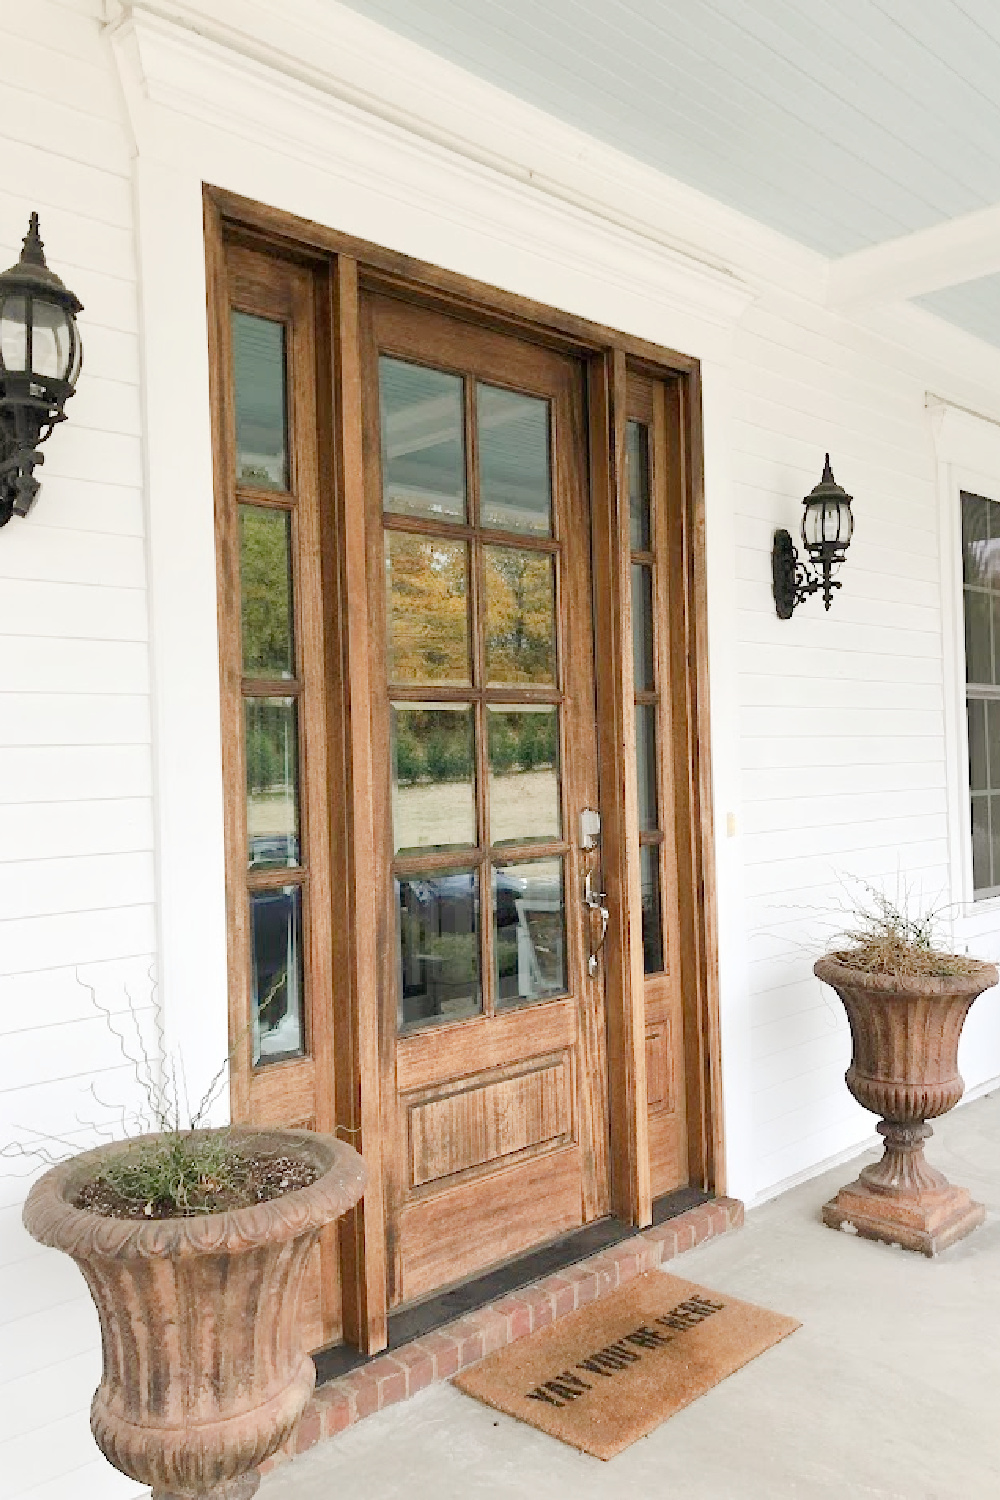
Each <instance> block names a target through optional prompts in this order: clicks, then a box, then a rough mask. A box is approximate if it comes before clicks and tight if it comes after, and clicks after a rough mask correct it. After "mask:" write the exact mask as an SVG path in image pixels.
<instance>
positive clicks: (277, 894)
mask: <svg viewBox="0 0 1000 1500" xmlns="http://www.w3.org/2000/svg"><path fill="white" fill-rule="evenodd" d="M250 926H251V949H252V954H253V973H252V976H251V984H252V989H251V1011H252V1016H253V1060H254V1063H255V1064H256V1063H266V1062H277V1061H278V1059H279V1058H283V1057H300V1056H301V1055H302V1053H303V1051H304V1050H305V1049H304V1046H303V1034H302V1014H303V1007H302V935H301V934H302V891H301V889H300V888H299V886H297V885H284V886H279V887H278V888H277V889H276V890H268V891H251V893H250Z"/></svg>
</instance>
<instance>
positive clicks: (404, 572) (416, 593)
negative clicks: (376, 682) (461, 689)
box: [385, 531, 471, 687]
mask: <svg viewBox="0 0 1000 1500" xmlns="http://www.w3.org/2000/svg"><path fill="white" fill-rule="evenodd" d="M385 588H386V634H387V641H386V647H387V657H388V660H387V669H388V678H389V681H390V682H398V683H406V684H408V685H409V684H414V685H422V686H427V687H437V686H441V685H447V684H460V685H462V686H465V685H466V684H468V683H469V682H470V681H471V676H470V664H469V549H468V546H467V544H466V543H465V542H448V541H442V540H440V539H439V538H437V537H425V536H411V535H410V534H409V533H408V532H402V531H387V532H386V534H385Z"/></svg>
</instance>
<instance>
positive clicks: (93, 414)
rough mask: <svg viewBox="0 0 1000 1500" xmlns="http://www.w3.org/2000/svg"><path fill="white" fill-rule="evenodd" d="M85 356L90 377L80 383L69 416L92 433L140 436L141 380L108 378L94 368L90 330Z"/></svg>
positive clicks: (69, 409) (68, 411)
mask: <svg viewBox="0 0 1000 1500" xmlns="http://www.w3.org/2000/svg"><path fill="white" fill-rule="evenodd" d="M86 355H87V379H86V380H84V381H81V383H80V384H79V385H78V386H77V389H76V392H75V394H74V396H73V402H72V405H71V406H70V407H68V408H67V413H68V416H69V417H70V418H71V419H72V421H73V423H74V424H75V425H76V426H79V427H86V428H87V429H88V430H90V431H92V432H110V433H114V434H115V435H116V436H125V437H133V438H137V437H140V436H141V434H142V414H141V411H140V403H139V387H138V383H137V382H136V381H133V380H120V379H117V378H115V379H109V378H108V377H107V376H104V375H101V374H98V373H97V372H96V371H94V370H92V369H91V360H90V357H89V355H90V338H89V330H88V339H87V348H86Z"/></svg>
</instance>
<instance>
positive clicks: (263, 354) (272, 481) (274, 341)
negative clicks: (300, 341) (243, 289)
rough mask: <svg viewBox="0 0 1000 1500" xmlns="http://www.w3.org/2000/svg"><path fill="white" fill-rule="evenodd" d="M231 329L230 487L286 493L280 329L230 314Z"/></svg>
mask: <svg viewBox="0 0 1000 1500" xmlns="http://www.w3.org/2000/svg"><path fill="white" fill-rule="evenodd" d="M232 327H233V385H234V387H235V393H236V482H237V484H252V485H255V486H257V487H259V488H260V489H266V490H287V489H288V440H287V436H286V426H285V423H286V401H285V327H284V324H283V323H275V322H274V321H273V320H272V319H270V318H255V317H251V315H250V314H249V313H241V312H234V313H233V324H232Z"/></svg>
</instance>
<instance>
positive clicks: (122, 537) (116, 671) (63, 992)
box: [0, 0, 155, 1500]
mask: <svg viewBox="0 0 1000 1500" xmlns="http://www.w3.org/2000/svg"><path fill="white" fill-rule="evenodd" d="M91 8H93V7H91ZM0 36H2V45H0V91H2V93H3V99H4V110H3V115H2V118H0V153H2V158H3V163H4V169H3V174H2V180H0V263H2V264H3V265H5V266H6V265H10V264H11V263H12V262H13V261H14V260H16V258H17V255H18V253H19V250H20V238H21V236H22V235H23V234H24V232H25V229H26V226H27V221H28V215H29V213H30V212H31V210H32V209H37V210H38V212H39V214H40V217H41V228H42V237H43V239H44V241H45V246H46V253H47V256H48V258H49V262H50V264H51V265H52V266H53V267H54V268H55V269H57V270H58V272H59V273H60V275H62V276H63V278H64V280H65V281H66V282H67V284H69V285H70V286H72V287H73V289H74V290H75V291H76V292H77V293H78V294H79V296H80V298H81V300H82V302H83V303H84V307H85V311H84V313H83V315H82V319H81V326H82V330H83V337H84V345H85V365H84V369H85V375H86V378H85V379H84V380H83V382H82V384H81V386H80V390H79V393H78V394H77V395H76V396H75V397H74V399H73V401H72V403H71V405H70V408H69V415H70V421H69V422H67V423H66V425H65V426H64V427H62V428H60V429H59V430H58V431H57V432H56V434H55V436H54V437H53V439H52V441H51V442H50V443H49V444H48V445H47V446H46V448H45V463H44V465H43V467H42V469H41V470H40V476H39V477H40V478H41V481H42V490H41V494H40V496H39V499H38V503H37V506H36V508H35V510H34V512H33V513H32V515H31V517H30V518H29V519H28V520H27V521H22V520H19V519H16V518H15V519H14V520H12V521H11V522H10V524H9V525H8V526H7V527H5V528H4V529H3V531H0V1141H2V1142H4V1143H6V1142H9V1141H13V1140H20V1141H27V1140H29V1139H30V1138H31V1133H32V1132H33V1131H34V1132H41V1133H43V1134H49V1135H53V1136H58V1137H62V1138H65V1139H66V1140H68V1141H69V1142H72V1143H81V1144H83V1143H86V1142H88V1141H89V1140H91V1139H92V1138H93V1136H94V1131H93V1128H92V1124H91V1122H94V1121H101V1120H103V1119H104V1118H106V1116H107V1111H106V1109H104V1108H103V1107H102V1105H101V1104H100V1103H98V1101H97V1100H96V1099H95V1098H94V1097H93V1095H92V1093H91V1092H90V1085H91V1083H94V1084H95V1086H96V1089H97V1093H98V1095H99V1096H100V1099H101V1100H102V1101H104V1102H105V1103H110V1102H114V1101H122V1100H125V1099H128V1098H130V1096H131V1093H132V1086H133V1084H134V1080H133V1077H132V1070H131V1069H130V1068H129V1066H128V1065H127V1064H124V1063H123V1060H122V1057H121V1054H120V1051H119V1049H118V1045H117V1043H116V1042H115V1040H114V1038H113V1037H112V1036H111V1035H110V1033H109V1031H108V1028H107V1026H106V1024H105V1023H104V1021H103V1020H102V1019H101V1018H100V1017H99V1016H98V1015H97V1013H96V1012H95V1010H94V1008H93V1005H92V1003H91V1001H90V998H89V995H88V992H87V990H86V988H84V987H83V984H81V983H80V982H78V979H77V971H78V970H79V978H80V980H82V981H84V982H85V983H86V984H89V985H92V986H93V987H94V989H95V991H96V992H97V994H98V996H99V997H100V999H101V1000H102V1002H103V1003H105V1004H107V1005H110V1006H111V1007H112V1008H113V1009H114V1010H115V1011H116V1012H117V1013H118V1019H117V1023H116V1024H118V1025H119V1026H125V1027H126V1028H127V1027H128V1025H129V1024H130V1018H129V1014H128V1001H127V999H126V994H125V991H126V987H127V988H128V990H129V991H130V992H131V994H132V995H133V997H134V999H135V1004H136V1006H137V1007H138V1008H139V1009H140V1011H141V1013H143V1015H144V1018H145V1020H146V1022H147V1024H148V1019H149V1004H150V995H151V975H152V972H153V963H154V952H155V936H154V932H155V923H154V906H153V902H154V876H153V854H152V848H153V843H152V817H151V749H150V712H149V667H148V651H147V633H148V631H147V618H148V617H147V609H146V592H145V588H146V566H145V556H144V542H143V512H142V491H141V484H142V458H141V449H140V403H139V360H138V325H137V306H136V268H135V258H134V242H133V225H132V201H131V166H130V158H129V142H128V137H127V135H126V131H125V128H124V123H123V120H122V116H121V112H120V105H119V93H118V88H117V83H116V80H115V77H114V71H113V67H112V64H111V58H110V55H109V53H108V49H107V47H106V44H105V43H104V41H103V39H102V37H101V34H100V28H99V24H98V21H97V18H96V14H95V15H90V16H88V15H87V14H85V13H84V12H83V10H82V8H81V6H79V5H76V4H72V3H70V4H66V5H62V4H57V3H51V0H32V4H31V5H30V6H25V5H23V4H21V5H18V4H14V3H11V0H0ZM18 137H20V138H18ZM29 140H30V142H31V144H30V145H29V144H26V142H27V141H29ZM55 1149H56V1150H58V1149H59V1148H58V1146H57V1147H56V1148H55ZM28 1165H29V1164H28V1163H17V1162H13V1163H11V1162H4V1163H3V1172H2V1174H0V1284H2V1288H3V1296H2V1297H0V1325H2V1326H0V1493H2V1494H3V1495H4V1496H5V1497H9V1500H15V1497H21V1496H30V1497H31V1500H50V1497H51V1500H55V1497H56V1496H57V1495H58V1496H60V1497H61V1496H64V1495H65V1494H67V1493H70V1492H72V1493H73V1495H74V1496H75V1497H76V1500H108V1497H113V1496H114V1495H116V1494H119V1495H131V1494H134V1493H135V1492H136V1486H135V1485H133V1484H132V1483H131V1482H130V1481H128V1480H126V1479H124V1478H123V1477H122V1476H120V1475H118V1474H117V1473H115V1471H114V1470H112V1469H111V1468H110V1467H109V1466H108V1465H107V1464H106V1463H105V1462H104V1460H103V1459H102V1458H101V1456H100V1455H99V1454H98V1452H97V1450H96V1449H95V1447H94V1445H93V1441H92V1439H91V1437H90V1433H89V1427H88V1421H87V1411H88V1408H89V1405H90V1399H91V1396H92V1394H93V1390H94V1387H95V1385H96V1384H97V1381H98V1379H99V1377H100V1338H99V1334H98V1329H97V1319H96V1314H95V1312H94V1309H93V1306H92V1304H91V1302H90V1298H89V1295H88V1293H87V1291H86V1288H85V1286H84V1283H83V1281H82V1278H81V1277H80V1275H79V1273H78V1272H77V1270H76V1268H75V1267H74V1266H73V1265H72V1263H71V1262H70V1261H69V1260H67V1259H66V1258H65V1257H64V1256H61V1255H59V1254H58V1253H56V1252H54V1251H50V1250H43V1249H41V1248H40V1247H39V1246H37V1245H35V1244H34V1242H33V1241H32V1240H30V1239H29V1238H28V1236H27V1235H26V1234H25V1232H24V1230H23V1229H22V1227H21V1222H20V1206H21V1200H22V1198H23V1195H24V1191H25V1188H26V1185H27V1182H28V1181H29V1180H30V1179H29V1178H28V1177H27V1176H25V1175H22V1173H23V1171H24V1169H25V1168H26V1167H27V1166H28Z"/></svg>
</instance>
